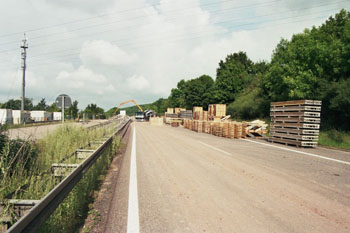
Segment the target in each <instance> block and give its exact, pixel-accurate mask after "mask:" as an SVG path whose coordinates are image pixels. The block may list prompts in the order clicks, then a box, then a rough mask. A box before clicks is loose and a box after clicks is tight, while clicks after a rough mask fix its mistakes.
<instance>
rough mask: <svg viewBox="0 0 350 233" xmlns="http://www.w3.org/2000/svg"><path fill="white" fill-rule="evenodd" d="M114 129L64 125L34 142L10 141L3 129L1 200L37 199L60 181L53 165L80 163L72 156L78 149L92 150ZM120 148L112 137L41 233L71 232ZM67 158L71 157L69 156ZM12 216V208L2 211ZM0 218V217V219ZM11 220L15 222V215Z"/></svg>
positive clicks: (0, 142)
mask: <svg viewBox="0 0 350 233" xmlns="http://www.w3.org/2000/svg"><path fill="white" fill-rule="evenodd" d="M113 129H114V127H109V128H97V129H94V130H90V131H88V130H87V129H84V128H81V127H75V126H72V125H64V126H62V127H60V128H58V129H57V130H56V131H55V132H54V133H52V134H50V135H48V136H47V137H46V138H44V139H42V140H39V141H38V142H37V143H34V142H25V141H21V140H9V138H8V137H7V135H6V130H5V129H3V130H2V131H0V155H1V157H0V178H1V180H0V185H1V186H0V201H1V202H4V201H6V198H13V199H30V200H40V199H41V198H43V197H44V196H45V195H46V194H47V193H48V192H50V190H52V189H53V188H54V187H55V186H56V185H57V184H58V183H59V182H60V179H58V178H57V177H54V176H53V175H52V173H51V165H52V163H57V162H59V161H64V163H80V162H81V160H80V161H78V160H77V158H75V157H74V156H71V155H73V154H74V153H73V152H74V151H75V150H76V149H78V148H85V149H87V148H93V149H95V148H96V147H97V146H96V145H95V146H93V145H90V146H88V145H89V142H90V141H92V140H100V141H101V140H103V137H107V136H108V137H109V136H111V135H112V133H113ZM119 146H120V138H119V137H114V139H113V142H112V143H111V145H110V146H109V147H108V148H106V150H105V151H104V152H103V153H102V155H101V156H100V157H99V158H98V159H97V161H96V162H95V163H94V165H93V166H92V167H90V169H89V170H88V171H87V172H86V173H85V174H84V177H83V178H82V179H81V180H80V181H79V182H78V183H77V185H76V186H75V187H74V188H73V190H72V191H71V192H70V194H69V195H68V196H67V197H66V198H65V200H64V201H63V202H62V203H61V204H60V205H59V207H58V208H57V209H56V210H55V212H54V213H53V215H51V217H50V218H49V219H48V220H47V221H46V223H45V224H44V225H43V226H42V227H41V229H40V232H74V231H75V230H76V229H77V226H79V225H80V224H81V223H82V221H83V220H84V217H85V216H86V213H87V211H88V204H89V203H91V201H92V200H93V192H94V190H96V189H97V187H99V185H100V182H101V175H104V174H105V172H106V171H107V168H108V167H109V164H110V163H111V161H112V159H113V156H114V154H115V152H116V150H118V147H119ZM69 156H70V157H69ZM4 209H5V210H7V211H5V214H6V215H7V216H8V215H10V214H11V208H8V206H6V207H5V208H4ZM0 217H1V216H0ZM13 217H14V221H15V220H16V216H13Z"/></svg>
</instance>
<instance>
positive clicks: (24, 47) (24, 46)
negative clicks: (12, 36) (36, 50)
mask: <svg viewBox="0 0 350 233" xmlns="http://www.w3.org/2000/svg"><path fill="white" fill-rule="evenodd" d="M27 48H28V44H27V38H26V34H25V33H24V39H23V40H22V44H21V49H22V71H23V79H22V100H21V111H22V112H23V111H24V98H25V88H26V68H27V64H26V59H27Z"/></svg>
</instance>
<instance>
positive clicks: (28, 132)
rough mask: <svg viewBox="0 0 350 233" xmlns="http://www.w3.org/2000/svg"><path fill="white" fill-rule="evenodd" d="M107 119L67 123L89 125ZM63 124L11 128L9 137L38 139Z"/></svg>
mask: <svg viewBox="0 0 350 233" xmlns="http://www.w3.org/2000/svg"><path fill="white" fill-rule="evenodd" d="M106 121H107V120H92V121H89V122H88V123H84V124H83V123H81V122H76V123H67V124H73V125H77V126H82V127H89V126H93V125H97V124H100V123H103V122H106ZM61 125H62V124H51V125H40V126H31V127H26V128H16V129H10V130H9V131H8V132H9V137H10V138H11V139H16V138H20V139H23V140H37V139H40V138H43V137H45V136H46V135H47V134H49V133H51V132H53V131H55V130H56V129H57V128H58V127H60V126H61Z"/></svg>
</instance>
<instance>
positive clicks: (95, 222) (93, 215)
mask: <svg viewBox="0 0 350 233" xmlns="http://www.w3.org/2000/svg"><path fill="white" fill-rule="evenodd" d="M129 135H130V128H129V130H128V131H127V133H126V134H125V137H124V138H123V146H122V148H121V150H120V151H119V153H118V154H117V155H116V157H115V158H114V159H113V161H112V164H111V166H110V168H109V169H108V172H107V175H106V177H105V179H104V180H103V183H102V185H101V188H100V190H99V191H96V199H95V201H94V203H93V204H92V206H91V208H90V211H89V215H88V217H87V218H86V220H85V223H84V226H83V227H82V228H81V229H80V231H79V232H80V233H85V232H90V233H101V232H104V231H105V226H106V224H107V220H108V214H109V212H110V206H111V200H112V199H113V196H114V190H115V186H116V185H117V182H116V181H117V180H118V176H119V171H120V166H121V164H122V161H123V157H124V154H125V152H126V143H127V142H128V141H129Z"/></svg>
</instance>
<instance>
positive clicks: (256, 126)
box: [244, 120, 268, 138]
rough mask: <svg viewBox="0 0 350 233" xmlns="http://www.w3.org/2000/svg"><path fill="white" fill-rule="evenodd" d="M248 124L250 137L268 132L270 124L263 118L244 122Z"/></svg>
mask: <svg viewBox="0 0 350 233" xmlns="http://www.w3.org/2000/svg"><path fill="white" fill-rule="evenodd" d="M244 123H245V125H246V128H245V129H246V134H247V135H248V136H249V137H252V138H255V137H262V136H263V135H264V134H266V133H267V126H268V124H266V123H265V121H261V120H254V121H251V122H244Z"/></svg>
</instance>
